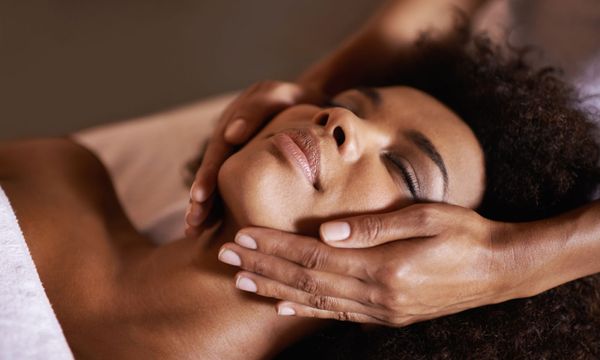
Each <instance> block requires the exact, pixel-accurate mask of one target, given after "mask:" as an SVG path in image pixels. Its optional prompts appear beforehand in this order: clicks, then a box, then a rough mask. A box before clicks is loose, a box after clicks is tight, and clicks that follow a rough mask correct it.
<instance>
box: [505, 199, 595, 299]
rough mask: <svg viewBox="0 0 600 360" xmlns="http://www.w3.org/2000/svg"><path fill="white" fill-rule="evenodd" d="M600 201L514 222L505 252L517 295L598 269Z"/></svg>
mask: <svg viewBox="0 0 600 360" xmlns="http://www.w3.org/2000/svg"><path fill="white" fill-rule="evenodd" d="M599 220H600V201H595V202H593V203H591V204H588V205H586V206H584V207H581V208H579V209H576V210H573V211H570V212H568V213H566V214H563V215H561V216H558V217H555V218H552V219H547V220H542V221H537V222H533V223H523V224H517V225H515V230H516V233H517V234H518V235H517V236H515V237H513V239H511V240H509V243H510V246H509V247H507V248H506V249H511V250H510V251H509V253H512V254H511V255H508V256H509V258H510V259H512V260H511V261H507V263H509V264H511V266H512V267H513V269H512V270H511V271H508V272H507V273H509V274H510V275H509V276H511V277H512V278H513V279H514V280H515V281H517V282H520V284H518V286H516V288H515V289H516V295H517V296H518V297H524V296H532V295H536V294H539V293H541V292H543V291H546V290H548V289H551V288H553V287H556V286H559V285H562V284H564V283H566V282H569V281H572V280H575V279H578V278H581V277H584V276H588V275H592V274H595V273H598V272H600V221H599Z"/></svg>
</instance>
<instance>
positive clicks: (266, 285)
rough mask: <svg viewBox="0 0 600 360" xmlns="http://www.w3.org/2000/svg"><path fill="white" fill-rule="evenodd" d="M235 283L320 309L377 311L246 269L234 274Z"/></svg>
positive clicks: (246, 288)
mask: <svg viewBox="0 0 600 360" xmlns="http://www.w3.org/2000/svg"><path fill="white" fill-rule="evenodd" d="M235 284H236V285H235V286H236V287H237V288H238V289H240V290H243V291H248V292H253V293H256V294H258V295H261V296H266V297H273V298H276V299H281V300H287V301H291V302H294V303H297V304H303V305H305V306H310V307H312V308H316V309H321V310H327V311H336V312H353V313H370V312H376V311H377V310H375V309H371V308H369V307H368V306H365V305H363V304H361V303H358V302H356V301H352V300H348V299H340V298H335V297H331V296H322V295H314V294H309V293H306V292H304V291H300V290H298V289H294V288H292V287H289V286H287V285H284V284H281V283H279V282H277V281H274V280H271V279H269V278H266V277H264V276H260V275H257V274H253V273H249V272H246V271H242V272H240V273H238V274H237V275H236V281H235Z"/></svg>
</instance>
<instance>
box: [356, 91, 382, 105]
mask: <svg viewBox="0 0 600 360" xmlns="http://www.w3.org/2000/svg"><path fill="white" fill-rule="evenodd" d="M355 90H356V91H358V92H360V93H361V94H363V95H364V96H365V97H367V98H368V99H369V100H371V102H372V103H373V105H374V106H375V107H377V106H379V104H381V94H380V93H379V91H377V90H376V89H375V88H372V87H357V88H355Z"/></svg>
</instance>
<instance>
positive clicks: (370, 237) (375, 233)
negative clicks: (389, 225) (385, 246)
mask: <svg viewBox="0 0 600 360" xmlns="http://www.w3.org/2000/svg"><path fill="white" fill-rule="evenodd" d="M362 230H363V231H362V233H363V236H364V237H365V240H367V241H368V242H374V241H375V240H376V239H377V238H378V237H379V236H380V235H381V233H382V231H383V222H382V221H381V219H380V218H379V217H376V216H368V217H365V218H364V219H363V223H362Z"/></svg>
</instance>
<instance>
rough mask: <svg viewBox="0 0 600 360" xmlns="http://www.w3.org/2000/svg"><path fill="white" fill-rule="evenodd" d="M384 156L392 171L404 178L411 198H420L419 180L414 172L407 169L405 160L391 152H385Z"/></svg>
mask: <svg viewBox="0 0 600 360" xmlns="http://www.w3.org/2000/svg"><path fill="white" fill-rule="evenodd" d="M384 156H385V158H386V160H387V161H388V162H389V163H390V164H391V166H392V168H393V169H394V171H395V172H396V173H397V174H398V175H400V177H401V178H402V180H404V182H405V184H406V187H408V190H409V191H410V194H411V195H412V197H413V199H414V200H415V201H416V200H418V199H419V198H420V196H419V193H420V189H419V181H418V179H417V176H416V175H415V173H414V172H412V171H410V170H409V169H408V166H407V165H406V164H405V162H406V160H404V159H403V158H402V157H400V156H398V155H397V154H394V153H391V152H386V153H385V154H384Z"/></svg>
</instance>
